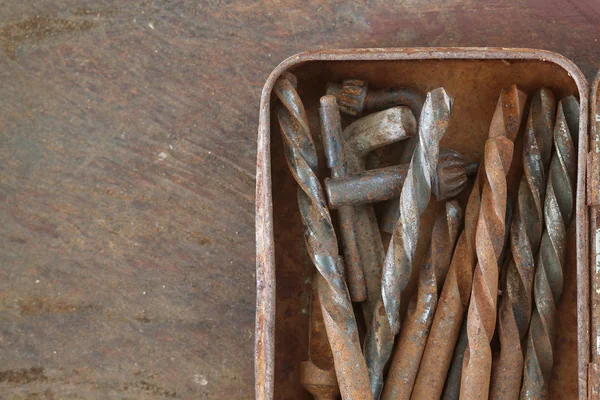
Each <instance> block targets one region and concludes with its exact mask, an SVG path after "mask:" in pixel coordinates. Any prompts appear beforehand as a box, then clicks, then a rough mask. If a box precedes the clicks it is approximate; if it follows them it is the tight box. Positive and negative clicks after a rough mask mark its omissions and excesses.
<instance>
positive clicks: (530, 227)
mask: <svg viewBox="0 0 600 400" xmlns="http://www.w3.org/2000/svg"><path fill="white" fill-rule="evenodd" d="M555 115H556V101H555V100H554V95H553V94H552V91H551V90H550V89H547V88H544V89H541V90H539V91H538V92H537V93H536V94H535V96H534V97H533V99H532V101H531V106H530V109H529V116H528V118H527V125H526V128H525V137H524V142H523V172H524V173H523V176H522V178H521V182H520V184H519V194H518V197H517V207H516V212H515V218H514V220H513V222H512V225H511V229H510V232H511V233H510V246H511V253H512V261H511V262H510V263H509V264H508V269H507V271H506V279H505V286H504V290H503V291H502V297H501V300H500V306H499V309H498V337H499V339H500V354H499V356H498V358H497V359H496V360H494V363H493V365H492V377H491V386H490V398H492V399H517V398H518V397H519V390H520V388H521V377H522V374H523V351H522V348H521V343H522V341H523V340H524V339H525V335H526V334H527V330H528V329H529V320H530V318H531V307H532V300H533V299H532V296H531V291H532V285H533V274H534V270H535V259H534V255H536V254H537V251H538V248H539V245H540V239H541V237H542V231H543V228H544V215H543V199H544V191H545V188H546V180H545V171H546V169H547V167H548V164H549V162H550V156H551V153H552V130H553V126H554V117H555Z"/></svg>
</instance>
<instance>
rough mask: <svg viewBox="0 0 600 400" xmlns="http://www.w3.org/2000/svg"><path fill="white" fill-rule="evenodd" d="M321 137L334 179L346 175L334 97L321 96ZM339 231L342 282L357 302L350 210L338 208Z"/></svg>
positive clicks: (359, 284)
mask: <svg viewBox="0 0 600 400" xmlns="http://www.w3.org/2000/svg"><path fill="white" fill-rule="evenodd" d="M319 114H320V116H321V136H322V139H323V147H324V148H325V156H326V158H327V166H328V167H329V168H330V169H331V175H332V176H333V177H334V178H342V177H345V176H346V175H348V166H347V164H346V156H345V152H344V146H343V142H342V122H341V118H340V111H339V109H338V106H337V103H336V100H335V97H334V96H323V97H321V107H319ZM337 212H338V220H339V230H340V233H341V236H342V245H343V254H344V261H345V264H344V265H345V267H346V283H347V284H348V290H349V291H350V298H351V299H352V301H356V302H360V301H363V300H365V299H366V297H367V288H366V287H365V277H364V274H363V269H362V265H361V257H360V250H359V247H358V239H357V237H356V231H355V229H354V209H353V208H352V207H348V206H346V207H340V208H339V209H338V210H337Z"/></svg>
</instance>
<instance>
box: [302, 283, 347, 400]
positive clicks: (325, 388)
mask: <svg viewBox="0 0 600 400" xmlns="http://www.w3.org/2000/svg"><path fill="white" fill-rule="evenodd" d="M317 274H318V273H317ZM315 275H316V274H315ZM317 282H318V279H317V277H316V276H315V278H314V279H313V282H312V295H311V314H310V333H309V336H308V361H304V362H302V363H301V364H300V381H301V382H302V386H304V388H305V389H306V390H307V391H308V392H309V393H311V394H312V395H313V397H314V398H315V400H335V399H337V397H338V396H339V394H340V389H339V387H338V382H337V378H336V376H335V370H334V367H333V354H332V353H331V347H330V346H329V342H328V341H327V333H326V332H325V323H324V321H323V313H322V312H321V301H320V300H319V293H318V287H317Z"/></svg>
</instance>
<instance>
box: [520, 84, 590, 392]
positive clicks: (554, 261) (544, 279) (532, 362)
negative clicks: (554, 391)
mask: <svg viewBox="0 0 600 400" xmlns="http://www.w3.org/2000/svg"><path fill="white" fill-rule="evenodd" d="M578 132H579V104H578V103H577V100H576V99H575V98H574V97H573V96H570V97H567V98H565V99H563V100H561V101H560V103H559V104H558V112H557V115H556V123H555V126H554V154H553V155H552V161H551V162H550V169H549V171H548V184H547V185H546V199H545V201H544V219H545V223H546V229H545V230H544V233H543V234H542V239H541V243H540V250H539V253H538V257H537V265H536V270H535V276H534V283H533V298H534V308H533V313H532V316H531V324H530V326H529V334H528V336H527V340H526V352H525V362H524V364H525V365H524V371H523V386H522V388H521V398H522V399H542V398H547V397H548V383H549V381H550V375H551V373H552V363H553V361H554V354H553V350H552V347H553V345H554V318H555V316H556V306H557V304H558V302H559V300H560V297H561V294H562V289H563V273H564V263H565V248H566V244H567V225H568V223H569V221H570V219H571V215H572V214H573V208H574V191H575V184H576V181H575V173H576V168H577V154H576V151H575V148H576V144H577V138H578Z"/></svg>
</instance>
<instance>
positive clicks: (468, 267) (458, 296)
mask: <svg viewBox="0 0 600 400" xmlns="http://www.w3.org/2000/svg"><path fill="white" fill-rule="evenodd" d="M524 103H525V94H524V93H523V92H521V91H519V90H517V88H516V87H515V86H513V87H510V88H507V89H504V90H502V92H501V94H500V98H499V100H498V104H497V106H496V111H495V113H494V116H493V118H492V125H491V127H490V131H489V137H490V138H494V137H496V136H499V132H505V133H504V134H505V136H506V137H507V138H508V139H510V140H514V138H515V137H516V136H517V133H518V130H519V124H520V118H521V110H522V108H523V106H524ZM499 125H502V126H499ZM503 156H504V157H506V158H508V157H509V156H510V157H511V158H512V154H508V153H507V154H503ZM505 162H506V163H507V164H510V159H508V160H506V161H505ZM485 168H486V166H485V165H484V164H483V163H480V167H479V172H478V174H477V177H476V178H475V182H474V183H473V189H472V190H471V194H470V196H469V200H468V201H467V207H466V209H465V222H464V229H463V232H462V234H461V235H460V237H459V238H458V243H457V244H456V249H455V250H454V254H453V256H452V261H451V263H450V268H449V270H448V274H447V275H446V281H445V282H444V287H443V289H442V294H441V295H440V299H439V301H438V307H437V309H436V311H435V316H434V318H433V324H432V325H431V330H430V332H429V337H428V338H427V345H426V346H425V351H424V353H423V357H422V359H421V365H420V366H419V373H418V374H417V379H416V381H415V387H414V388H413V393H412V396H411V398H412V399H417V400H421V399H432V400H433V399H439V398H440V396H441V394H442V390H443V389H444V382H445V380H446V374H447V373H448V368H449V367H450V362H451V360H452V354H453V351H454V347H455V345H456V341H457V340H458V335H459V332H460V327H461V322H462V320H463V319H464V318H463V317H464V314H465V311H466V309H467V306H468V305H469V299H470V297H471V286H472V282H473V269H474V268H475V264H476V262H477V258H476V250H475V237H476V230H477V229H476V228H477V221H478V219H479V212H480V209H481V204H482V199H481V193H482V191H483V187H484V185H485V184H486V170H485Z"/></svg>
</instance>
